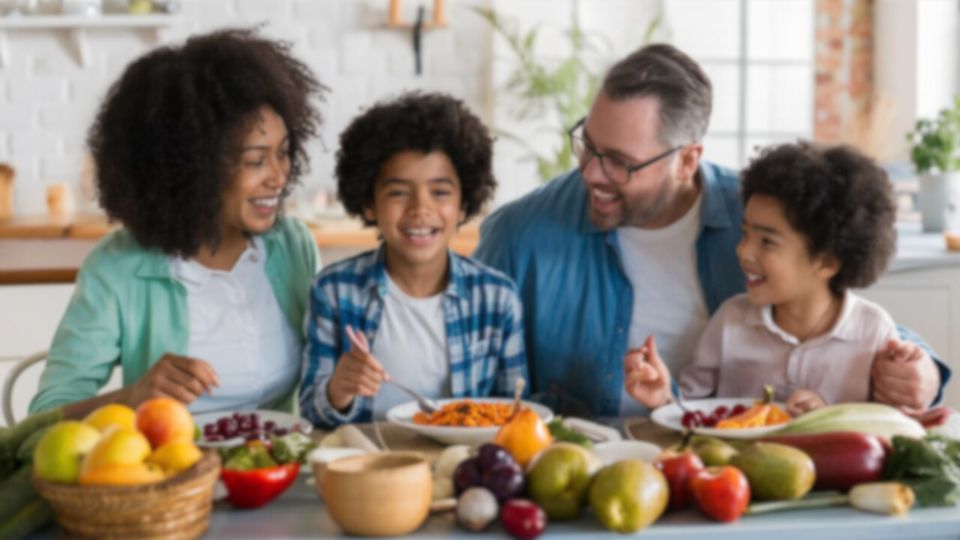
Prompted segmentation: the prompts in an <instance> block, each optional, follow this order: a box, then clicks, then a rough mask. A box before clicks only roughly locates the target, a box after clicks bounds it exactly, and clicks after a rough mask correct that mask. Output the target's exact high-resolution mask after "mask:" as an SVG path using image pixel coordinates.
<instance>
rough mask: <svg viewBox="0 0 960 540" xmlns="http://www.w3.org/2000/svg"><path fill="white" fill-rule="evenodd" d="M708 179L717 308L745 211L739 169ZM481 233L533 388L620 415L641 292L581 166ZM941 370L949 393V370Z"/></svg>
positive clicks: (739, 283) (701, 265)
mask: <svg viewBox="0 0 960 540" xmlns="http://www.w3.org/2000/svg"><path fill="white" fill-rule="evenodd" d="M699 176H700V181H701V186H702V192H703V202H702V205H701V210H700V222H701V223H700V228H701V229H700V234H699V237H698V238H697V245H696V254H697V274H698V276H699V278H700V286H701V287H702V289H703V297H704V299H705V301H706V304H707V309H708V311H709V312H710V313H711V314H713V313H714V312H715V311H716V310H717V308H718V307H720V304H722V303H723V302H724V301H725V300H726V299H728V298H730V297H731V296H733V295H735V294H738V293H741V292H743V291H744V290H745V282H744V276H743V272H742V271H741V270H740V265H739V263H738V261H737V257H736V246H737V243H738V242H739V241H740V222H741V220H742V213H743V208H742V204H741V202H740V186H739V179H738V176H737V174H736V172H734V171H732V170H730V169H726V168H723V167H719V166H717V165H714V164H711V163H707V162H701V166H700V171H699ZM480 231H481V233H480V234H481V236H480V245H479V246H478V248H477V250H476V252H474V254H473V256H474V257H475V258H477V259H479V260H480V261H482V262H484V263H486V264H488V265H490V266H492V267H494V268H497V269H499V270H501V271H503V272H505V273H506V274H507V275H509V276H511V277H513V278H514V280H515V281H516V282H517V287H518V288H519V290H520V296H521V300H522V301H523V307H524V318H525V319H526V321H527V322H526V341H527V359H528V370H529V371H530V377H531V385H532V388H531V390H532V391H533V392H540V393H551V394H560V395H567V396H569V397H573V398H575V399H578V400H580V401H582V402H584V404H585V405H586V406H587V407H588V408H589V413H590V414H593V415H600V416H618V415H619V411H620V396H621V389H622V387H623V357H624V355H625V354H626V351H627V337H628V333H629V330H630V317H631V313H632V312H633V288H632V286H631V284H630V280H629V279H627V276H626V275H625V273H624V270H623V266H622V263H621V260H622V259H621V254H620V245H619V242H618V240H617V232H616V230H612V231H600V230H597V229H596V228H595V227H594V226H593V224H592V223H591V222H590V219H589V218H588V216H587V192H586V189H585V188H584V186H583V182H582V180H581V178H580V173H579V171H577V170H573V171H571V172H569V173H567V174H565V175H563V176H561V177H559V178H557V179H555V180H553V181H552V182H550V183H548V184H546V185H545V186H542V187H540V188H539V189H537V190H536V191H534V192H532V193H530V194H528V195H526V196H524V197H522V198H520V199H518V200H516V201H514V202H512V203H510V204H507V205H505V206H504V207H503V208H501V209H499V210H498V211H496V212H494V213H493V214H492V215H490V216H489V217H488V218H486V219H485V220H484V222H483V225H482V226H481V230H480ZM901 334H902V337H904V338H907V339H909V336H908V333H907V332H901ZM913 341H918V340H916V339H913ZM938 366H939V367H940V372H941V393H942V388H943V385H945V384H946V382H947V380H948V379H949V376H950V371H949V369H948V368H947V367H946V366H945V365H944V364H943V363H942V362H939V361H938ZM939 399H940V396H937V400H938V401H939Z"/></svg>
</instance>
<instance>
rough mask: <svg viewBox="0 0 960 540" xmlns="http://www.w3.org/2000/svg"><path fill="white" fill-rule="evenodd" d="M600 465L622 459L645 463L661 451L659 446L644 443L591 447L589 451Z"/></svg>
mask: <svg viewBox="0 0 960 540" xmlns="http://www.w3.org/2000/svg"><path fill="white" fill-rule="evenodd" d="M590 450H591V451H592V452H593V455H595V456H597V459H598V460H600V463H602V464H603V465H610V464H611V463H616V462H618V461H620V460H623V459H642V460H643V461H646V462H647V463H653V460H654V459H656V458H657V456H659V455H660V453H661V452H662V451H663V449H662V448H660V447H659V446H657V445H655V444H653V443H648V442H646V441H610V442H602V443H598V444H595V445H593V448H591V449H590Z"/></svg>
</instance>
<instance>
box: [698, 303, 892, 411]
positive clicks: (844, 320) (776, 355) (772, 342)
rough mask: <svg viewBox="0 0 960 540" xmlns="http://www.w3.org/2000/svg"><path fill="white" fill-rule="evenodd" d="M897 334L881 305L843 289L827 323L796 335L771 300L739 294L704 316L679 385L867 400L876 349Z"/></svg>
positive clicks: (703, 390)
mask: <svg viewBox="0 0 960 540" xmlns="http://www.w3.org/2000/svg"><path fill="white" fill-rule="evenodd" d="M896 336H897V327H896V324H895V323H894V322H893V319H892V318H891V317H890V315H889V314H888V313H887V312H886V311H884V309H883V308H882V307H880V306H878V305H877V304H874V303H873V302H870V301H868V300H865V299H863V298H861V297H859V296H857V295H855V294H853V293H851V292H849V291H848V292H846V293H845V294H844V297H843V308H842V309H841V310H840V316H839V317H837V321H836V323H834V325H833V328H831V329H830V331H829V332H827V333H825V334H822V335H820V336H817V337H815V338H812V339H809V340H807V341H802V342H801V341H800V340H798V339H797V338H796V337H795V336H793V335H791V334H789V333H787V332H786V331H784V330H783V329H782V328H780V327H779V326H777V324H776V322H774V320H773V310H772V308H771V306H769V305H767V306H755V305H753V304H751V303H750V301H749V300H748V299H747V295H746V294H740V295H737V296H734V297H733V298H731V299H730V300H727V302H725V303H724V304H723V305H722V306H720V309H719V310H717V313H716V314H715V315H714V316H713V318H712V319H710V323H709V324H708V325H707V329H706V330H705V331H704V333H703V336H702V337H701V339H700V343H699V344H698V345H697V351H696V355H695V363H694V365H693V366H691V367H689V368H687V369H686V370H684V371H683V372H682V374H681V376H680V386H681V388H682V389H683V392H684V397H704V396H709V395H711V394H713V393H714V390H716V396H717V397H753V398H760V397H762V396H763V386H764V385H765V384H772V385H773V387H774V390H775V396H774V397H775V399H776V400H778V401H785V400H786V399H787V398H788V397H790V394H792V393H793V391H794V390H797V389H801V388H804V389H808V390H813V391H815V392H817V393H818V394H820V396H821V397H822V398H823V399H824V401H826V402H827V404H833V403H844V402H853V401H867V399H869V397H870V396H869V394H870V368H871V366H872V365H873V359H874V356H875V355H876V353H877V352H878V351H879V350H880V349H881V348H882V347H883V346H884V344H885V343H886V341H887V340H888V339H890V338H895V337H896Z"/></svg>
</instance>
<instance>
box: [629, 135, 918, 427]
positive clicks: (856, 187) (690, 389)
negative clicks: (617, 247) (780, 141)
mask: <svg viewBox="0 0 960 540" xmlns="http://www.w3.org/2000/svg"><path fill="white" fill-rule="evenodd" d="M742 197H743V202H744V215H743V224H742V229H743V233H742V238H741V240H740V243H739V245H738V246H737V257H738V259H739V260H740V266H741V268H742V269H743V272H744V274H746V278H747V292H746V293H745V294H740V295H738V296H735V297H733V298H731V299H730V300H728V301H727V302H726V303H724V305H723V306H721V307H720V309H719V310H718V311H717V313H716V314H715V315H714V316H713V317H712V318H711V319H710V322H709V323H708V325H707V328H706V330H705V331H704V334H703V335H702V336H701V338H700V342H699V345H698V346H697V349H696V352H695V356H694V363H693V365H691V366H689V367H687V368H686V369H684V370H683V371H682V372H681V375H680V387H681V388H682V389H683V393H684V396H686V397H705V396H710V395H716V396H717V397H753V396H757V397H759V396H760V395H762V393H763V387H764V385H766V384H771V385H773V387H774V389H775V397H776V399H778V400H786V401H787V406H788V409H789V410H790V412H791V414H794V415H796V414H800V413H803V412H805V411H807V410H810V409H813V408H816V407H819V406H822V405H824V404H833V403H840V402H852V401H867V400H869V399H871V398H872V397H874V396H871V389H870V371H871V368H872V364H873V359H874V355H875V354H876V353H877V351H879V350H882V349H884V348H886V349H887V351H888V353H889V357H890V358H891V360H892V361H902V362H910V361H916V360H918V359H919V358H920V356H921V354H922V353H921V351H920V349H919V347H917V346H916V345H912V344H908V343H901V342H898V341H896V337H897V328H896V325H895V324H894V322H893V320H892V319H891V317H890V315H889V314H887V312H886V311H884V310H883V308H881V307H880V306H878V305H877V304H874V303H872V302H869V301H867V300H865V299H863V298H861V297H860V296H858V295H856V294H854V293H852V292H850V289H852V288H864V287H867V286H869V285H870V284H872V283H873V282H874V281H876V280H877V279H878V278H879V277H880V276H881V275H882V274H883V272H884V271H885V269H886V267H887V264H888V262H889V261H890V258H891V256H892V255H893V253H894V251H895V247H896V233H895V230H894V223H895V219H896V208H895V205H894V202H893V196H892V188H891V185H890V182H889V180H888V179H887V175H886V173H885V172H884V171H883V170H882V169H881V168H880V167H879V166H877V165H876V164H875V163H874V162H873V161H871V160H870V159H869V158H867V157H865V156H863V155H862V154H860V153H858V152H857V151H855V150H853V149H852V148H849V147H844V146H835V147H824V146H819V145H814V144H808V143H798V144H784V145H780V146H775V147H772V148H768V149H766V150H764V151H763V152H762V153H761V155H760V156H759V157H758V158H756V159H755V160H754V161H753V162H752V163H751V164H750V166H749V167H748V168H747V169H746V170H745V171H744V172H743V183H742ZM624 369H625V375H626V377H625V379H626V381H627V383H626V386H627V391H628V392H629V393H630V394H631V396H633V397H634V399H637V400H638V401H640V402H641V403H643V404H644V405H646V406H647V407H656V406H659V405H662V404H664V403H666V402H667V399H668V397H669V392H671V391H673V389H672V388H671V386H672V384H671V381H670V375H669V372H668V371H667V370H666V368H665V367H664V365H663V362H662V361H661V359H660V357H659V355H658V354H657V351H656V345H655V344H654V343H653V342H652V340H650V339H648V341H647V343H646V345H645V346H644V347H643V348H641V349H639V350H637V351H632V352H631V353H630V354H628V355H627V357H626V359H625V361H624Z"/></svg>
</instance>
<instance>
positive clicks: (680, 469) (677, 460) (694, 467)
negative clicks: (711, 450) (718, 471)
mask: <svg viewBox="0 0 960 540" xmlns="http://www.w3.org/2000/svg"><path fill="white" fill-rule="evenodd" d="M654 465H655V466H656V467H657V468H658V469H660V471H661V472H662V473H663V475H664V476H666V477H667V484H669V486H670V509H671V510H679V509H681V508H684V507H686V506H687V505H688V504H690V501H691V500H693V493H691V491H690V480H691V479H693V477H694V476H696V475H697V474H699V473H700V471H702V470H703V468H704V467H703V461H702V460H701V459H700V456H698V455H697V454H695V453H694V452H693V451H692V450H684V451H682V452H672V451H667V452H664V453H663V454H661V455H660V456H659V457H657V459H656V461H654Z"/></svg>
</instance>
